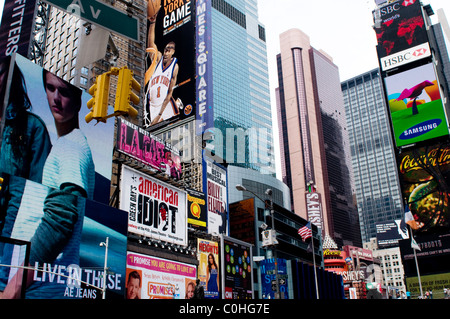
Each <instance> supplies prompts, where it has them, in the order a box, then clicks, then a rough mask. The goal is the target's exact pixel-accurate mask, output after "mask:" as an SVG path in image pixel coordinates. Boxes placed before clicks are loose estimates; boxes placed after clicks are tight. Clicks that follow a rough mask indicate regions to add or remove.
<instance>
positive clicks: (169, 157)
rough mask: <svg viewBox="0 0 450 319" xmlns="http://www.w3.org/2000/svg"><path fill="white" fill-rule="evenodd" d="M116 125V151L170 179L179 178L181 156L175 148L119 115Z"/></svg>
mask: <svg viewBox="0 0 450 319" xmlns="http://www.w3.org/2000/svg"><path fill="white" fill-rule="evenodd" d="M117 127H118V129H117V139H116V150H117V151H119V152H121V153H123V154H125V155H127V156H130V157H132V158H134V159H137V160H138V161H139V162H141V163H143V164H145V165H148V166H150V167H152V168H154V169H155V170H157V171H159V172H164V173H165V175H166V176H168V177H170V178H171V179H174V180H180V179H181V173H182V170H181V158H180V152H179V151H178V150H177V149H176V148H174V147H173V146H172V145H170V144H168V143H165V142H163V141H162V140H161V139H160V138H158V137H156V136H153V135H151V134H150V133H148V132H147V131H145V130H143V129H142V128H140V127H138V126H137V125H135V124H133V123H130V122H128V121H126V120H124V119H122V118H120V117H119V118H118V119H117Z"/></svg>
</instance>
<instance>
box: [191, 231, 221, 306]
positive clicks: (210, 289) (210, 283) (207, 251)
mask: <svg viewBox="0 0 450 319" xmlns="http://www.w3.org/2000/svg"><path fill="white" fill-rule="evenodd" d="M197 241H198V245H197V256H198V262H199V264H198V279H199V280H200V284H201V285H202V286H203V287H204V290H205V298H206V299H218V298H220V288H219V287H220V278H221V273H220V262H219V255H220V251H219V243H218V242H217V241H212V240H208V239H203V238H198V239H197Z"/></svg>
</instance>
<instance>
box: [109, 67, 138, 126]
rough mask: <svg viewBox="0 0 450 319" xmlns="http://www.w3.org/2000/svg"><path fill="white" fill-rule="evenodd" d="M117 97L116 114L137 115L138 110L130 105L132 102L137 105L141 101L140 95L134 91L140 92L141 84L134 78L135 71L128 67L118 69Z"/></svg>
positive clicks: (115, 103)
mask: <svg viewBox="0 0 450 319" xmlns="http://www.w3.org/2000/svg"><path fill="white" fill-rule="evenodd" d="M118 73H119V77H118V80H117V90H116V99H115V102H114V114H115V115H116V116H117V115H122V114H127V115H129V116H131V117H136V116H137V115H138V111H137V110H136V109H135V108H134V107H132V106H131V105H130V102H131V103H133V104H135V105H137V104H139V102H140V99H139V96H137V95H136V93H134V91H137V92H139V91H140V90H141V85H140V84H139V83H138V82H137V81H136V80H135V79H134V78H133V71H131V70H130V69H128V68H127V67H123V68H121V69H119V70H118Z"/></svg>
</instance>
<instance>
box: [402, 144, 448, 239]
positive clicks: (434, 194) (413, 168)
mask: <svg viewBox="0 0 450 319" xmlns="http://www.w3.org/2000/svg"><path fill="white" fill-rule="evenodd" d="M397 157H398V158H397V161H398V174H399V180H400V185H401V189H402V196H403V199H404V201H405V202H406V203H408V206H409V209H410V210H411V213H412V215H413V217H414V219H415V221H416V223H417V230H416V232H421V233H425V232H444V233H445V232H448V230H449V229H450V210H449V196H450V194H449V185H448V182H447V181H448V178H449V173H450V170H449V169H450V145H449V144H448V143H447V144H441V143H435V144H430V145H427V146H423V147H418V148H415V149H408V150H404V151H402V152H401V153H400V154H399V155H398V156H397Z"/></svg>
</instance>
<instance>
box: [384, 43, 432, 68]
mask: <svg viewBox="0 0 450 319" xmlns="http://www.w3.org/2000/svg"><path fill="white" fill-rule="evenodd" d="M429 56H431V50H430V45H429V44H428V43H424V44H421V45H418V46H416V47H413V48H411V49H408V50H404V51H401V52H398V53H395V54H392V55H389V56H387V57H385V58H382V59H380V64H381V69H382V70H383V71H387V70H390V69H393V68H397V67H399V66H402V65H405V64H408V63H411V62H414V61H417V60H420V59H424V58H427V57H429Z"/></svg>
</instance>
